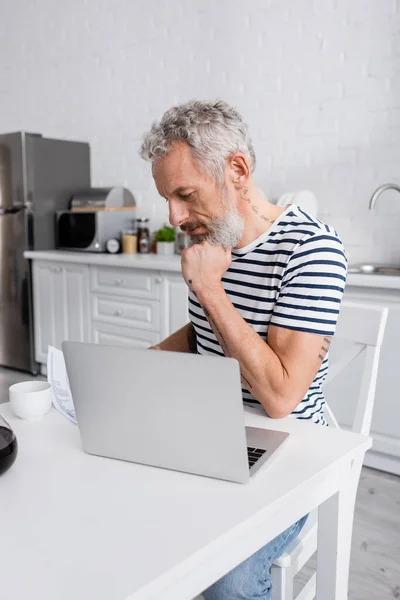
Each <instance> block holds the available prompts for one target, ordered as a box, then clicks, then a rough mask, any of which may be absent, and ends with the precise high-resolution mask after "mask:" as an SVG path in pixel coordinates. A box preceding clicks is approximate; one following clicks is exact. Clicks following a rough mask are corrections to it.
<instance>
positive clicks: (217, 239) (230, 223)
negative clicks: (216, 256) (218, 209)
mask: <svg viewBox="0 0 400 600" xmlns="http://www.w3.org/2000/svg"><path fill="white" fill-rule="evenodd" d="M198 226H203V227H206V228H207V230H208V231H207V233H204V234H202V235H192V236H190V237H189V240H190V241H189V243H190V246H193V245H194V244H201V242H203V241H204V240H207V241H208V242H209V243H210V244H215V245H216V246H222V247H223V248H225V250H228V249H229V250H231V249H232V248H236V247H237V245H238V243H239V242H240V240H241V238H242V236H243V232H244V220H243V217H241V216H240V215H239V213H238V212H237V211H236V210H233V209H229V210H227V211H226V212H225V213H224V214H223V215H222V216H221V217H214V218H212V219H210V221H209V222H208V223H207V224H206V225H205V224H204V223H200V222H199V223H196V224H193V225H191V226H190V229H194V228H195V227H198ZM182 229H183V228H182ZM190 229H189V228H187V227H185V229H184V230H185V231H188V230H189V231H190Z"/></svg>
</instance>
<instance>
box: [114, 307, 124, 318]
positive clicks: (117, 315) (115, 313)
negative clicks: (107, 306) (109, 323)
mask: <svg viewBox="0 0 400 600" xmlns="http://www.w3.org/2000/svg"><path fill="white" fill-rule="evenodd" d="M123 314H124V311H123V310H122V308H118V309H117V310H114V316H116V317H122V315H123Z"/></svg>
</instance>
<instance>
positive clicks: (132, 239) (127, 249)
mask: <svg viewBox="0 0 400 600" xmlns="http://www.w3.org/2000/svg"><path fill="white" fill-rule="evenodd" d="M122 252H123V253H124V254H136V252H137V231H136V230H135V229H129V230H128V231H123V232H122Z"/></svg>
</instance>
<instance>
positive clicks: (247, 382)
mask: <svg viewBox="0 0 400 600" xmlns="http://www.w3.org/2000/svg"><path fill="white" fill-rule="evenodd" d="M240 375H241V377H242V381H243V382H244V384H245V385H246V386H247V387H248V388H250V389H252V387H253V386H252V385H251V383H250V381H249V380H248V379H246V377H245V376H244V375H243V373H241V374H240Z"/></svg>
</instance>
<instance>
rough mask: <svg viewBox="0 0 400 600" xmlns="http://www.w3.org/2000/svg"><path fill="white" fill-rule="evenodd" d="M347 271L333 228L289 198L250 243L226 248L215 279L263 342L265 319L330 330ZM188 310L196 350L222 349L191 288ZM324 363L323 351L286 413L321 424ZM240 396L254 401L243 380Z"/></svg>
mask: <svg viewBox="0 0 400 600" xmlns="http://www.w3.org/2000/svg"><path fill="white" fill-rule="evenodd" d="M346 274H347V259H346V255H345V252H344V249H343V244H342V242H341V240H340V238H339V236H338V234H337V233H336V231H335V230H334V229H332V227H329V225H325V224H324V223H322V222H321V221H319V220H318V219H316V218H314V217H311V216H310V215H309V214H307V213H306V212H304V211H303V210H301V208H300V207H299V206H296V205H294V204H292V205H290V206H288V207H287V208H286V210H285V211H284V212H283V213H282V214H281V215H280V216H279V218H278V220H277V221H275V223H274V224H273V225H272V227H271V228H270V229H269V230H268V231H266V232H265V233H263V234H262V235H261V236H260V237H259V238H257V239H256V240H255V241H254V242H252V243H251V244H249V245H248V246H246V247H244V248H240V249H235V250H233V251H232V264H231V266H230V267H229V269H228V270H227V271H226V273H225V274H224V276H223V278H222V284H223V287H224V289H225V292H226V294H227V295H228V297H229V299H230V300H231V302H232V304H233V305H234V307H235V308H236V310H238V311H239V313H240V314H241V316H242V317H243V319H244V320H245V321H246V323H248V324H249V325H250V326H251V327H252V328H253V329H254V330H255V331H257V333H258V334H259V335H260V336H261V337H262V338H263V339H265V340H266V341H267V338H268V327H269V325H270V324H271V325H276V326H278V327H285V328H287V329H294V330H296V331H305V332H309V333H316V334H320V335H325V336H332V335H333V334H334V332H335V327H336V322H337V318H338V315H339V307H340V302H341V299H342V296H343V291H344V285H345V281H346ZM189 315H190V320H191V322H192V324H193V326H194V329H195V331H196V336H197V351H198V353H199V354H209V355H210V354H211V355H218V356H223V355H224V353H223V350H222V348H221V346H220V344H219V342H218V340H217V338H216V337H215V335H214V332H213V330H212V329H211V326H210V325H209V323H208V321H207V319H206V317H205V315H204V312H203V309H202V307H201V306H200V304H199V303H198V301H197V299H196V296H195V295H194V294H193V293H192V292H189ZM327 369H328V354H327V355H326V357H325V359H324V360H323V362H322V364H321V367H320V369H319V371H318V372H317V374H316V376H315V378H314V381H313V382H312V384H311V386H310V388H309V390H308V392H307V394H306V395H305V397H304V398H303V400H302V401H301V402H300V404H299V405H298V406H297V407H296V409H295V410H294V411H293V412H292V415H293V416H295V417H297V418H298V419H310V420H312V421H314V422H315V423H322V424H325V420H324V414H323V413H324V404H325V400H324V395H323V392H322V384H323V382H324V380H325V378H326V374H327ZM242 395H243V401H244V402H246V403H252V404H259V402H258V401H257V400H256V399H255V398H254V396H253V395H252V394H251V393H250V392H249V391H248V390H247V389H246V388H245V387H242Z"/></svg>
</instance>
